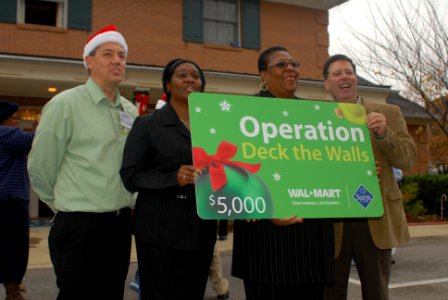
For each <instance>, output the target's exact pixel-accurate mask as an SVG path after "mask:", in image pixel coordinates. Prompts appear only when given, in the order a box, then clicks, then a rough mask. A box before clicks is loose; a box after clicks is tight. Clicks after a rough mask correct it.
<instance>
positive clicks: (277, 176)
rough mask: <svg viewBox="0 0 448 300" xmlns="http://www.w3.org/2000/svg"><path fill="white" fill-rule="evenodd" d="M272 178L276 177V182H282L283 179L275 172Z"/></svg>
mask: <svg viewBox="0 0 448 300" xmlns="http://www.w3.org/2000/svg"><path fill="white" fill-rule="evenodd" d="M272 177H274V180H275V181H280V180H281V179H282V175H280V174H278V173H277V172H275V173H274V174H273V175H272Z"/></svg>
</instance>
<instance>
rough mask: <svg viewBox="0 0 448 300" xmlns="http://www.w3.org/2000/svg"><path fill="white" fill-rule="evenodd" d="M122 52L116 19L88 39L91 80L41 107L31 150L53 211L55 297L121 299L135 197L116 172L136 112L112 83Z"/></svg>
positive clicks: (36, 177)
mask: <svg viewBox="0 0 448 300" xmlns="http://www.w3.org/2000/svg"><path fill="white" fill-rule="evenodd" d="M127 54H128V46H127V44H126V41H125V39H124V37H123V35H121V34H120V33H119V32H118V31H117V30H116V28H115V27H114V26H113V25H110V26H107V27H105V28H103V29H102V30H100V31H99V32H97V33H96V34H95V35H93V36H92V37H91V38H90V39H89V40H88V41H87V43H86V44H85V46H84V54H83V60H84V66H85V68H86V69H87V71H88V72H89V75H90V77H89V79H88V80H87V82H86V83H85V84H83V85H80V86H78V87H75V88H72V89H70V90H67V91H64V92H62V93H60V94H58V95H56V96H55V97H54V98H53V99H51V100H50V101H49V102H48V103H47V104H46V105H45V107H44V109H43V112H42V117H41V121H40V124H39V126H38V128H37V131H36V136H35V139H34V142H33V148H32V150H31V153H30V156H29V162H28V170H29V174H30V178H31V185H32V187H33V189H34V190H35V191H36V192H37V194H38V195H39V198H40V199H41V200H42V201H43V202H45V203H46V204H47V205H48V206H49V207H50V208H51V209H52V210H53V211H54V212H55V216H54V219H53V225H52V227H51V229H50V233H49V237H48V244H49V250H50V256H51V261H52V263H53V266H54V270H55V273H56V277H57V285H58V287H59V295H58V298H57V299H59V300H61V299H62V300H64V299H120V300H122V299H123V294H124V284H125V280H126V276H127V272H128V267H129V258H130V249H131V209H130V207H131V206H132V205H133V197H132V195H131V194H130V193H129V192H128V191H127V190H126V189H125V188H124V186H123V184H122V182H121V179H120V175H119V170H120V165H121V160H122V153H123V147H124V143H125V140H126V137H127V133H128V132H129V130H130V129H131V127H132V122H133V121H134V118H135V117H136V116H137V114H138V112H137V109H136V108H135V106H134V105H133V104H132V103H131V102H130V101H128V100H126V99H125V98H123V97H122V96H121V95H120V93H119V91H118V89H117V86H118V84H119V83H120V82H121V81H122V80H123V78H124V75H125V68H126V57H127ZM98 287H100V288H98Z"/></svg>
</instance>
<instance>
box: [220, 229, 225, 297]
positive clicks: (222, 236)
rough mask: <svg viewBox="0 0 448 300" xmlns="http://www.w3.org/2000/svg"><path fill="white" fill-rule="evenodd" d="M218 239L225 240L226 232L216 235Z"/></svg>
mask: <svg viewBox="0 0 448 300" xmlns="http://www.w3.org/2000/svg"><path fill="white" fill-rule="evenodd" d="M218 240H220V241H225V240H227V234H220V235H219V236H218ZM224 299H225V298H224Z"/></svg>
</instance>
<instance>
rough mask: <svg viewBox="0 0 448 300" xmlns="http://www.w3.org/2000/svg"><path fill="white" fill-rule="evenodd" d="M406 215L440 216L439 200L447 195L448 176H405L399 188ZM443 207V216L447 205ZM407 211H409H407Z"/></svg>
mask: <svg viewBox="0 0 448 300" xmlns="http://www.w3.org/2000/svg"><path fill="white" fill-rule="evenodd" d="M401 189H402V191H403V197H404V198H403V200H404V203H405V209H406V213H409V215H412V214H417V215H419V214H421V213H422V212H423V209H424V213H425V214H427V215H438V216H440V198H441V197H442V194H444V193H445V194H447V195H448V175H420V176H405V177H403V183H402V187H401ZM444 205H445V210H444V211H445V215H446V213H448V207H447V206H448V204H444ZM407 209H409V211H408V210H407Z"/></svg>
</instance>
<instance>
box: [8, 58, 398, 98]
mask: <svg viewBox="0 0 448 300" xmlns="http://www.w3.org/2000/svg"><path fill="white" fill-rule="evenodd" d="M162 71H163V67H162V66H148V65H135V64H128V65H127V67H126V77H125V79H124V80H123V81H122V82H121V84H120V85H119V89H120V93H121V94H122V95H123V96H124V97H126V98H128V99H132V97H133V92H134V90H135V89H136V88H149V89H150V95H151V102H156V101H157V99H159V97H160V96H161V95H162V93H163V91H162V81H161V77H162ZM204 73H205V77H206V78H207V85H206V87H205V91H206V92H208V93H219V94H237V95H254V94H256V93H257V92H258V91H259V84H260V77H259V76H258V74H236V73H226V72H216V71H210V70H208V71H207V70H205V71H204ZM88 77H89V75H88V73H87V71H86V70H85V68H84V65H83V62H82V61H81V60H70V59H61V58H47V57H33V56H20V55H9V54H0V94H1V95H4V96H15V97H31V98H42V99H50V98H52V97H53V96H54V94H52V93H50V92H48V90H47V89H48V87H55V88H57V90H58V92H60V91H63V90H67V89H70V88H72V87H75V86H77V85H80V84H83V83H84V82H86V81H87V79H88ZM359 92H360V93H361V94H364V95H369V94H372V95H377V96H378V95H379V98H384V99H385V98H386V96H387V94H388V93H390V92H391V90H390V89H389V88H385V87H382V86H379V87H374V86H362V85H360V86H359ZM297 95H298V96H299V97H301V98H305V99H315V100H330V99H331V97H330V95H329V94H328V92H327V91H325V89H324V86H323V82H322V81H320V80H310V79H300V80H299V84H298V89H297ZM377 96H376V97H377Z"/></svg>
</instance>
